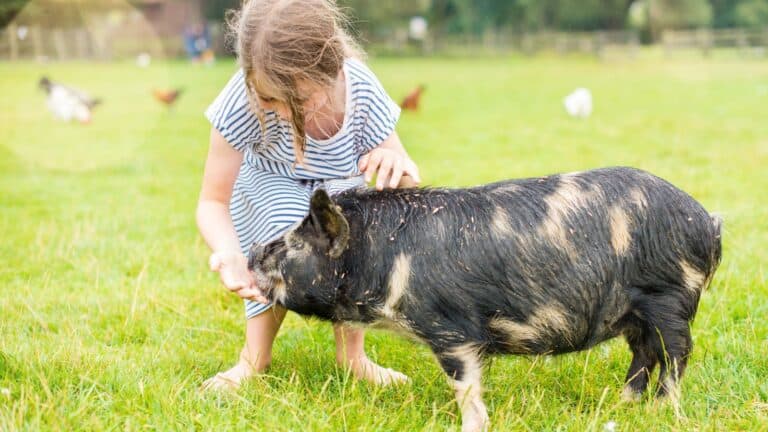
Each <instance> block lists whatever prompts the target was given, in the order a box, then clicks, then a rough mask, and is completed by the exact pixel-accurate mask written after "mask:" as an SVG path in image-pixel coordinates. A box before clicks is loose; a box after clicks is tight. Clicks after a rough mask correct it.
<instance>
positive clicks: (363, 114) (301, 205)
mask: <svg viewBox="0 0 768 432" xmlns="http://www.w3.org/2000/svg"><path fill="white" fill-rule="evenodd" d="M344 76H345V79H346V95H347V100H346V104H345V115H344V123H343V125H342V126H341V129H340V130H339V131H338V132H337V133H336V135H334V136H333V137H331V138H329V139H326V140H315V139H312V138H311V137H309V136H308V137H307V140H306V147H305V151H304V163H303V164H302V165H295V164H294V162H295V157H294V151H293V129H292V126H291V124H290V123H288V122H286V121H283V120H281V119H280V118H279V117H278V115H277V113H275V112H273V111H266V114H265V120H266V121H265V125H264V130H262V127H261V124H260V123H259V120H258V117H257V116H256V115H255V114H254V113H253V112H252V111H251V109H250V106H249V104H248V96H247V94H246V89H245V81H244V79H243V72H242V70H239V71H238V72H237V73H235V75H234V76H233V77H232V79H231V80H230V81H229V83H228V84H227V85H226V87H224V90H223V91H222V92H221V93H220V94H219V96H218V97H217V98H216V100H215V101H214V102H213V103H212V104H211V106H210V107H208V109H207V110H206V112H205V115H206V117H207V118H208V120H210V122H211V124H212V125H213V127H214V128H216V130H218V131H219V132H220V133H221V134H222V136H223V137H224V138H225V139H226V140H227V142H229V144H230V145H232V147H234V148H235V149H236V150H238V151H241V152H244V157H243V163H242V165H241V166H240V173H239V175H238V177H237V181H236V182H235V186H234V190H233V192H232V200H231V202H230V213H231V215H232V222H233V223H234V226H235V231H237V236H238V239H239V241H240V247H241V249H242V250H243V252H244V253H246V254H247V253H248V250H249V248H250V246H251V245H252V244H253V243H254V242H260V243H263V242H268V241H270V240H272V239H274V238H276V237H279V236H281V235H282V234H283V233H284V232H285V231H286V229H287V228H288V227H290V226H291V225H293V224H294V223H295V222H297V221H299V220H301V219H302V218H304V216H305V215H306V214H307V212H308V210H309V199H310V197H311V195H312V193H313V192H314V191H315V189H317V188H324V189H325V190H327V191H328V192H329V193H330V194H334V193H339V192H342V191H344V190H346V189H349V188H353V187H360V186H363V185H364V181H363V178H362V175H361V174H360V171H359V170H358V167H357V166H358V160H359V159H360V156H362V155H364V154H365V153H368V152H369V151H370V150H372V149H373V148H374V147H376V146H378V145H379V144H381V143H382V142H383V141H384V140H385V139H386V138H387V137H389V136H390V135H391V134H392V132H393V131H394V130H395V124H396V123H397V120H398V118H399V116H400V107H399V106H398V105H397V104H396V103H395V102H394V101H393V100H392V99H391V98H390V97H389V95H387V93H386V92H385V91H384V88H383V87H382V85H381V83H380V82H379V80H378V79H377V78H376V76H375V75H374V74H373V72H371V70H370V69H368V67H367V66H366V65H365V64H363V63H362V62H360V61H358V60H354V59H348V60H346V61H345V62H344ZM264 134H266V139H265V140H264V139H262V136H263V135H264ZM245 303H246V304H245V315H246V318H251V317H254V316H256V315H258V314H260V313H262V312H264V311H265V310H267V309H268V308H269V307H270V305H263V304H261V303H256V302H251V301H246V302H245Z"/></svg>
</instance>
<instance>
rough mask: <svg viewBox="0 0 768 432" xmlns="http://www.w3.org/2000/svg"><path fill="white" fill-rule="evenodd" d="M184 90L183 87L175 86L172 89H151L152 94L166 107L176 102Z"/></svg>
mask: <svg viewBox="0 0 768 432" xmlns="http://www.w3.org/2000/svg"><path fill="white" fill-rule="evenodd" d="M183 92H184V89H181V88H177V89H173V90H165V89H154V90H152V96H154V97H155V99H157V100H158V101H159V102H161V103H163V104H164V105H165V106H167V107H168V108H170V107H172V106H173V105H175V104H176V101H177V100H178V99H179V96H181V94H182V93H183Z"/></svg>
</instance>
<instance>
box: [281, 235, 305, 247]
mask: <svg viewBox="0 0 768 432" xmlns="http://www.w3.org/2000/svg"><path fill="white" fill-rule="evenodd" d="M285 245H286V246H288V249H304V240H302V239H300V238H298V237H297V236H295V235H287V236H285Z"/></svg>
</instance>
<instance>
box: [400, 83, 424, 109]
mask: <svg viewBox="0 0 768 432" xmlns="http://www.w3.org/2000/svg"><path fill="white" fill-rule="evenodd" d="M424 89H426V87H425V86H424V85H423V84H422V85H420V86H418V87H416V88H415V89H413V90H411V92H410V93H408V95H407V96H405V98H404V99H403V102H402V103H401V104H400V108H402V109H404V110H411V111H418V110H419V100H420V99H421V94H422V93H424Z"/></svg>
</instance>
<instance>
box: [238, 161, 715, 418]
mask: <svg viewBox="0 0 768 432" xmlns="http://www.w3.org/2000/svg"><path fill="white" fill-rule="evenodd" d="M310 207H311V208H310V214H309V215H308V216H307V217H306V218H305V219H304V220H303V221H302V222H301V223H299V224H297V225H296V227H295V228H294V229H292V230H290V231H289V232H288V233H287V234H286V235H285V236H283V237H282V238H280V239H278V240H276V241H274V242H272V243H270V244H267V245H254V247H253V249H252V251H251V257H250V263H249V266H250V268H251V269H252V271H253V272H254V274H255V276H256V277H257V279H258V280H260V281H261V285H262V288H263V290H264V292H265V294H266V296H267V298H269V299H271V300H274V301H276V302H277V303H278V304H281V305H283V306H285V307H286V308H288V309H290V310H293V311H296V312H298V313H300V314H304V315H312V316H316V317H320V318H322V319H326V320H330V321H333V322H356V323H363V324H366V325H373V326H376V325H382V326H385V327H389V328H391V327H396V328H398V329H399V330H402V331H405V332H407V333H410V334H411V335H413V336H414V337H416V338H417V339H419V340H421V341H423V342H424V343H425V344H427V345H428V346H429V347H430V348H431V349H432V351H433V352H434V353H435V356H436V357H437V359H438V361H439V362H440V365H441V366H442V368H443V369H444V370H445V373H446V374H447V375H448V377H449V378H450V382H451V383H452V385H453V387H454V389H455V391H456V397H457V399H458V402H459V404H460V407H461V411H462V417H463V427H462V430H463V431H476V430H483V429H485V428H486V427H487V425H488V415H487V413H486V408H485V404H484V403H483V400H482V396H481V384H480V378H481V368H482V364H483V359H484V358H485V357H486V356H488V355H492V354H523V355H525V354H562V353H568V352H573V351H580V350H585V349H588V348H590V347H592V346H594V345H596V344H598V343H600V342H603V341H605V340H608V339H611V338H613V337H616V336H619V335H622V336H624V338H625V339H626V340H627V342H628V344H629V348H630V349H631V350H632V354H633V358H632V363H631V364H630V365H629V371H628V372H627V378H626V381H627V383H626V386H625V388H624V393H623V395H624V396H625V397H627V398H632V399H635V398H639V397H640V395H641V394H642V393H643V391H645V389H646V387H647V386H648V381H649V375H650V374H651V373H652V371H653V370H654V368H655V367H656V366H657V365H658V366H659V369H660V372H659V385H658V390H657V395H659V396H664V395H667V396H669V397H670V399H672V400H673V401H677V399H678V398H679V390H678V388H679V387H678V382H679V380H680V377H681V376H682V374H683V371H684V370H685V366H686V362H687V360H688V356H689V355H690V353H691V347H692V346H691V332H690V323H691V321H692V320H693V317H694V315H695V314H696V308H697V305H698V302H699V296H700V295H701V292H702V290H703V289H704V288H705V287H706V286H707V285H708V284H709V283H710V281H711V279H712V276H713V274H714V272H715V270H716V269H717V266H718V263H719V262H720V255H721V241H720V227H721V222H720V219H719V218H717V217H713V216H712V215H710V214H709V213H708V212H707V211H706V210H705V209H704V208H703V207H702V206H701V205H700V204H699V203H698V202H696V201H695V200H694V199H693V198H691V197H690V196H689V195H687V194H686V193H685V192H683V191H681V190H680V189H677V188H676V187H674V186H672V185H671V184H669V183H668V182H666V181H664V180H662V179H660V178H658V177H655V176H653V175H651V174H648V173H646V172H643V171H640V170H636V169H631V168H606V169H598V170H594V171H586V172H581V173H573V174H564V175H552V176H548V177H541V178H531V179H523V180H510V181H504V182H499V183H494V184H489V185H485V186H479V187H473V188H468V189H405V190H392V191H384V192H377V191H362V190H358V191H349V192H347V193H344V194H341V195H339V196H337V197H335V198H334V199H333V200H331V199H330V198H329V197H328V195H327V194H326V193H325V192H324V191H322V190H321V191H318V192H317V193H315V195H314V196H313V197H312V200H311V204H310Z"/></svg>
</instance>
